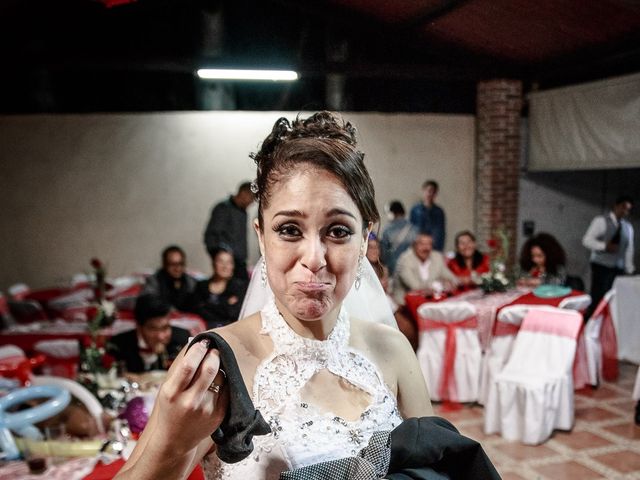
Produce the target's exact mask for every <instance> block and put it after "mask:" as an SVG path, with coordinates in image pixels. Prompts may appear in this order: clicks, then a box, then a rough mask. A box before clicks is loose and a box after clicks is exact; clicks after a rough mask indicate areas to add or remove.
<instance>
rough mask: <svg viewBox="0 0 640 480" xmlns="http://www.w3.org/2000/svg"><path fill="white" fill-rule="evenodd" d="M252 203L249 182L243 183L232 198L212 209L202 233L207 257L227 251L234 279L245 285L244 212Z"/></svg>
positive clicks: (245, 215)
mask: <svg viewBox="0 0 640 480" xmlns="http://www.w3.org/2000/svg"><path fill="white" fill-rule="evenodd" d="M252 202H253V193H251V182H244V183H242V184H241V185H240V186H239V187H238V191H237V193H236V194H235V195H231V196H230V197H229V198H227V199H226V200H224V201H222V202H220V203H218V204H217V205H216V206H215V207H214V208H213V210H212V211H211V219H210V220H209V223H208V225H207V228H206V230H205V232H204V244H205V246H206V247H207V252H209V255H211V254H212V252H214V251H215V250H216V249H217V248H219V247H220V248H225V249H228V250H231V251H232V252H233V259H234V260H235V270H234V276H235V277H237V278H240V279H242V280H247V281H248V280H249V275H248V274H247V208H249V205H251V203H252Z"/></svg>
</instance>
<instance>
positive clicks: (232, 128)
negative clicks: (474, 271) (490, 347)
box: [0, 112, 474, 290]
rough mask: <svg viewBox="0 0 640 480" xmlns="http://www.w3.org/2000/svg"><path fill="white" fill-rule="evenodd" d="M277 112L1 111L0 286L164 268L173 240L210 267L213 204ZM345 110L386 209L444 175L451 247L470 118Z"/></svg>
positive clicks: (192, 260)
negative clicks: (92, 262)
mask: <svg viewBox="0 0 640 480" xmlns="http://www.w3.org/2000/svg"><path fill="white" fill-rule="evenodd" d="M285 115H286V116H288V117H290V118H291V117H293V116H294V115H295V114H293V113H287V114H285ZM279 116H281V114H280V113H278V112H260V113H253V112H197V113H195V112H187V113H154V114H106V115H55V116H52V115H34V116H5V117H0V145H2V148H1V149H0V192H1V194H2V197H1V200H0V209H1V210H0V222H1V223H0V227H1V228H0V245H2V253H1V254H0V290H5V289H6V288H7V286H9V285H11V284H12V283H15V282H26V283H28V284H29V285H30V286H32V287H33V288H38V287H44V286H51V285H55V284H62V283H64V282H66V281H67V280H68V279H69V277H70V276H71V275H72V274H73V273H77V272H86V271H88V270H89V259H90V258H91V257H93V256H97V257H99V258H101V259H103V260H104V261H105V262H106V263H107V266H108V270H109V274H110V275H112V276H115V275H122V274H126V273H129V272H132V271H137V270H140V269H144V268H155V267H156V266H157V265H158V263H159V253H160V251H161V250H162V248H164V247H165V246H166V245H168V244H170V243H177V244H179V245H181V246H183V247H184V248H185V250H186V251H187V255H188V261H189V266H190V267H191V268H195V269H199V270H202V271H204V272H206V273H208V272H209V262H208V258H207V256H206V254H205V252H204V248H203V246H202V233H203V229H204V227H205V224H206V221H207V220H208V216H209V212H210V209H211V206H212V205H213V204H214V203H215V202H217V201H219V200H221V199H223V198H225V197H226V196H227V195H228V194H230V193H232V192H233V191H234V190H235V188H236V187H237V185H238V183H240V182H241V181H243V180H245V179H252V178H253V177H254V175H255V169H254V166H253V162H252V160H251V159H249V158H248V153H249V152H252V151H256V150H257V148H258V146H259V143H260V141H261V140H262V139H263V138H264V137H265V135H266V134H267V132H268V131H269V130H270V128H271V126H272V124H273V122H274V121H275V120H276V118H278V117H279ZM345 117H346V118H348V119H349V120H351V121H352V122H353V123H354V124H355V125H356V126H357V128H358V130H359V134H360V139H361V149H362V150H363V151H364V152H365V153H366V157H365V161H366V164H367V166H368V168H369V170H370V173H371V175H372V177H373V180H374V184H375V186H376V191H377V199H378V206H379V208H380V209H381V210H382V206H383V204H384V203H385V202H386V201H388V200H390V199H393V198H399V199H400V200H402V201H403V202H405V204H407V207H409V206H410V204H412V203H413V202H415V201H417V200H418V198H419V192H420V185H421V184H422V182H423V181H424V180H425V179H426V178H431V177H433V178H436V179H438V180H439V181H440V183H441V195H440V199H439V200H440V203H441V204H442V205H443V206H444V207H445V209H446V211H447V213H448V218H449V223H448V239H449V241H448V243H449V245H450V244H451V240H452V237H453V234H454V233H455V231H457V230H460V229H463V228H468V227H470V226H472V225H473V190H474V180H473V162H474V119H473V117H472V116H455V115H385V114H362V113H359V114H345ZM250 238H252V241H253V236H251V237H250ZM254 245H255V242H254ZM256 258H257V248H255V247H254V248H253V249H252V259H256Z"/></svg>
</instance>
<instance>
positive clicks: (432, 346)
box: [416, 301, 482, 402]
mask: <svg viewBox="0 0 640 480" xmlns="http://www.w3.org/2000/svg"><path fill="white" fill-rule="evenodd" d="M418 324H419V328H420V346H419V347H418V350H417V352H416V355H417V357H418V361H419V362H420V365H421V367H422V372H423V374H424V376H425V380H426V383H427V387H428V388H429V392H430V394H431V398H432V399H433V400H450V401H454V402H475V401H476V400H477V399H478V386H479V383H480V363H481V359H482V351H481V347H480V340H479V337H478V318H477V311H476V308H475V307H474V306H473V305H472V304H470V303H469V302H453V301H447V302H439V303H424V304H422V305H420V307H418Z"/></svg>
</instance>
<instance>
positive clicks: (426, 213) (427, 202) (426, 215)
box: [409, 180, 446, 252]
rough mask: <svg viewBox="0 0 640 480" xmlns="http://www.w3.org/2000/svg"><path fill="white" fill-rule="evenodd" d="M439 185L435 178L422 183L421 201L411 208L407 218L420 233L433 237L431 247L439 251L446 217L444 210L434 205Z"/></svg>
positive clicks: (442, 246) (442, 245)
mask: <svg viewBox="0 0 640 480" xmlns="http://www.w3.org/2000/svg"><path fill="white" fill-rule="evenodd" d="M439 190H440V187H439V186H438V182H436V181H435V180H427V181H426V182H424V183H423V184H422V202H420V203H416V204H415V205H414V206H413V208H411V214H410V216H409V220H410V221H411V223H412V224H413V225H415V226H416V228H417V229H418V231H419V232H420V233H426V234H427V235H431V237H432V238H433V248H434V249H435V250H437V251H439V252H442V251H443V249H444V237H445V227H446V219H445V216H444V210H442V208H440V207H439V206H438V205H436V203H435V201H436V197H437V196H438V191H439Z"/></svg>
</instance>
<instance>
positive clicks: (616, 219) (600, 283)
mask: <svg viewBox="0 0 640 480" xmlns="http://www.w3.org/2000/svg"><path fill="white" fill-rule="evenodd" d="M632 207H633V199H632V198H631V197H629V196H626V195H622V196H620V197H618V198H617V199H616V201H615V203H614V205H613V208H612V209H611V211H610V212H609V213H608V214H606V215H598V216H597V217H595V218H594V219H593V220H592V221H591V225H589V228H588V229H587V233H585V235H584V237H583V238H582V244H583V245H584V246H585V247H586V248H588V249H590V250H591V306H590V307H589V312H588V314H589V315H590V314H591V313H593V310H595V308H596V307H597V306H598V303H599V302H600V300H601V299H602V297H604V295H605V293H607V292H608V291H609V290H610V289H611V287H612V286H613V281H614V280H615V278H616V277H617V276H618V275H622V274H624V273H633V271H634V269H635V267H634V265H633V227H632V226H631V224H630V223H629V222H628V221H627V220H626V218H627V217H628V216H629V213H630V212H631V208H632ZM587 317H588V315H585V318H587Z"/></svg>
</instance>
